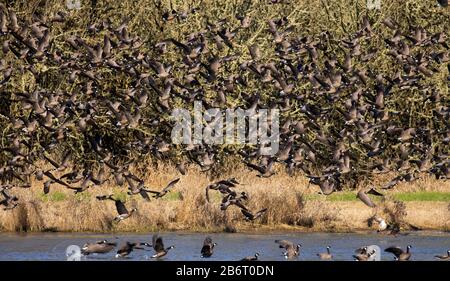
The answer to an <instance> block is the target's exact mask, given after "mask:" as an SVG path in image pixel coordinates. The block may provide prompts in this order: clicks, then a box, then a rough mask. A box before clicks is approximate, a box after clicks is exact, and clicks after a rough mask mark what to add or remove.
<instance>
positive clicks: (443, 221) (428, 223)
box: [0, 164, 450, 232]
mask: <svg viewBox="0 0 450 281" xmlns="http://www.w3.org/2000/svg"><path fill="white" fill-rule="evenodd" d="M230 170H231V171H230V172H223V173H222V174H221V177H220V178H227V177H231V176H235V177H237V179H238V180H239V182H241V185H239V186H238V187H237V190H238V191H241V190H242V191H246V192H248V193H249V195H250V201H249V203H248V207H249V208H250V209H251V210H255V211H256V210H259V209H261V208H265V207H267V208H268V211H267V213H266V214H265V215H264V216H263V217H262V218H261V219H260V220H258V221H257V222H254V223H249V222H245V221H243V219H242V214H241V213H240V211H239V210H238V209H237V208H235V207H230V208H229V209H228V210H227V212H226V213H224V212H222V211H220V208H219V200H220V196H219V195H218V194H215V193H214V191H212V192H213V193H214V194H213V196H212V198H213V199H212V202H211V203H208V202H207V201H206V199H205V186H206V185H208V184H209V183H210V182H212V181H214V180H216V178H211V177H210V176H207V175H205V174H203V173H201V172H199V171H198V170H196V169H195V168H194V167H192V168H191V169H190V170H189V172H188V174H187V175H186V176H182V178H181V181H180V182H179V183H178V184H177V185H176V187H175V190H174V191H173V192H171V193H169V194H168V195H167V196H166V197H164V198H163V199H160V200H152V201H151V202H146V201H144V200H143V199H142V198H140V197H139V196H133V197H130V196H128V195H127V194H126V193H125V191H124V189H123V188H119V187H115V186H107V185H106V186H104V187H101V188H98V187H94V188H92V189H89V190H88V191H86V192H84V193H82V194H78V195H74V194H73V193H72V192H70V191H68V190H65V189H64V188H63V187H61V186H54V187H52V190H51V192H50V194H48V195H45V196H44V195H43V193H42V186H43V183H42V182H33V185H32V187H31V188H30V189H28V190H25V189H23V190H18V191H16V193H17V195H18V196H19V197H20V199H21V205H20V206H19V207H17V208H16V209H14V210H13V211H3V210H0V230H2V231H79V232H81V231H94V232H122V231H124V232H136V231H137V232H142V231H154V230H167V231H170V230H189V231H199V232H203V231H205V232H208V231H250V230H251V231H265V230H269V229H293V230H302V231H355V230H364V229H367V228H368V227H367V224H366V220H367V218H369V217H370V216H372V215H374V214H375V212H377V213H378V214H380V215H383V216H385V217H387V218H388V220H389V216H388V215H387V213H386V210H387V208H391V209H392V208H393V207H392V204H393V202H394V200H393V196H394V195H395V194H396V193H398V192H400V191H401V192H408V191H418V190H420V191H425V192H426V191H433V192H450V182H449V181H435V180H433V179H431V178H423V179H420V180H418V181H416V182H413V183H409V184H407V185H403V184H401V185H400V186H399V187H398V190H397V189H394V190H393V191H390V192H388V193H387V196H386V200H384V201H385V202H380V203H379V207H378V208H376V209H370V208H368V207H366V206H364V205H363V203H361V202H360V201H346V200H345V199H342V200H344V201H342V200H332V201H330V200H329V198H328V197H325V196H321V195H320V196H319V195H315V194H317V192H318V190H319V189H318V187H316V186H310V187H308V183H307V181H306V179H305V177H303V176H301V175H298V176H294V177H288V176H287V175H286V174H285V173H284V172H283V171H279V173H278V174H277V175H275V176H273V177H271V178H269V179H261V178H257V177H255V175H254V174H253V172H250V171H248V170H247V169H246V168H244V167H235V168H233V169H230ZM178 176H179V175H178V174H177V172H176V170H175V168H173V167H171V166H168V165H163V164H161V165H159V168H158V169H150V170H149V171H147V175H146V177H145V178H146V184H147V185H148V186H149V187H152V188H156V189H157V188H160V187H162V186H164V185H165V184H166V183H167V182H168V181H170V180H171V179H173V178H176V177H178ZM108 193H114V194H115V196H116V197H119V198H123V199H124V200H126V205H127V207H128V208H132V207H136V208H137V209H138V212H137V213H136V214H135V215H133V216H132V217H131V218H130V219H128V220H125V221H123V222H121V223H119V224H115V223H113V222H112V219H113V217H114V216H115V213H116V211H115V207H114V204H113V203H112V202H110V201H108V202H106V201H105V202H100V201H97V200H96V199H95V196H96V195H100V194H108ZM311 196H313V197H311ZM306 198H311V199H306ZM404 204H405V207H406V210H405V211H406V214H405V215H404V216H402V217H401V218H400V219H401V220H404V221H405V222H408V223H410V224H413V225H416V226H418V227H420V228H424V229H439V230H449V229H450V211H449V210H448V204H449V202H427V201H423V202H416V201H412V202H405V203H404Z"/></svg>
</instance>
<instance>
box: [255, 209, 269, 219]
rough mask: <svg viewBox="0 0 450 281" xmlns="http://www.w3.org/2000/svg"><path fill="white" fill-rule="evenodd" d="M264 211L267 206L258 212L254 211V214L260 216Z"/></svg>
mask: <svg viewBox="0 0 450 281" xmlns="http://www.w3.org/2000/svg"><path fill="white" fill-rule="evenodd" d="M266 211H267V208H264V209H261V210H259V211H258V212H256V215H257V216H258V217H259V216H262V215H263V214H264V213H265V212H266Z"/></svg>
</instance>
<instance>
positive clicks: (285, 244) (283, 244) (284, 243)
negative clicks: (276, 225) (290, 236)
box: [275, 240, 294, 249]
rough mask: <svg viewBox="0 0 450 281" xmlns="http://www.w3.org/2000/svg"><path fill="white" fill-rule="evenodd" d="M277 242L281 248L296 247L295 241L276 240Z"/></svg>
mask: <svg viewBox="0 0 450 281" xmlns="http://www.w3.org/2000/svg"><path fill="white" fill-rule="evenodd" d="M275 243H277V244H279V245H280V248H285V249H289V248H294V243H292V242H291V241H289V240H275Z"/></svg>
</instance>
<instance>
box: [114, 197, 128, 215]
mask: <svg viewBox="0 0 450 281" xmlns="http://www.w3.org/2000/svg"><path fill="white" fill-rule="evenodd" d="M116 209H117V213H119V215H126V214H128V210H127V208H126V207H125V204H124V203H123V202H122V201H120V200H116Z"/></svg>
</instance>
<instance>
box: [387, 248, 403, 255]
mask: <svg viewBox="0 0 450 281" xmlns="http://www.w3.org/2000/svg"><path fill="white" fill-rule="evenodd" d="M384 251H385V252H388V253H392V254H394V255H395V256H396V257H399V256H400V255H401V254H402V253H403V250H402V249H401V248H400V247H389V248H386V249H385V250H384Z"/></svg>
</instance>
